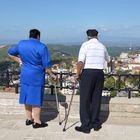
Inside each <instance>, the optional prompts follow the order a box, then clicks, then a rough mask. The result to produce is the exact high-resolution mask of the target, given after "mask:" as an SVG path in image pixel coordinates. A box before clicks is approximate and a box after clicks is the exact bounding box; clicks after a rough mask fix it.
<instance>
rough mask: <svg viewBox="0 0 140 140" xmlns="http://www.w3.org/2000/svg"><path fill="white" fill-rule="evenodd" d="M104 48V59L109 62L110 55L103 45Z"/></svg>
mask: <svg viewBox="0 0 140 140" xmlns="http://www.w3.org/2000/svg"><path fill="white" fill-rule="evenodd" d="M104 49H105V60H106V61H107V62H108V63H109V62H110V56H109V54H108V52H107V49H106V48H105V47H104Z"/></svg>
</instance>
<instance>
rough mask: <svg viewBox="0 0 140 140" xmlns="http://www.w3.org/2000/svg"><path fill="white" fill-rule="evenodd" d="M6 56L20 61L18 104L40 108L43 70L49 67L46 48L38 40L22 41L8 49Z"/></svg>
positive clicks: (48, 56) (42, 92) (43, 79)
mask: <svg viewBox="0 0 140 140" xmlns="http://www.w3.org/2000/svg"><path fill="white" fill-rule="evenodd" d="M8 54H9V55H13V56H19V57H20V58H21V60H22V66H21V74H20V98H19V103H20V104H28V105H33V106H41V105H42V101H43V94H44V84H45V69H47V68H50V67H51V63H50V55H49V52H48V49H47V47H46V46H45V45H44V44H43V43H41V42H40V41H39V40H36V39H33V38H30V39H29V40H22V41H20V42H19V44H18V45H16V46H15V47H11V48H9V49H8Z"/></svg>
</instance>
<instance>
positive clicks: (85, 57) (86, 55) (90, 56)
mask: <svg viewBox="0 0 140 140" xmlns="http://www.w3.org/2000/svg"><path fill="white" fill-rule="evenodd" d="M79 61H82V62H83V63H84V69H104V65H105V61H107V62H109V61H110V56H109V55H108V52H107V50H106V48H105V46H104V45H103V44H102V43H100V42H99V41H98V40H97V39H96V38H92V39H90V40H88V41H86V42H84V43H83V44H82V46H81V48H80V51H79V56H78V62H79Z"/></svg>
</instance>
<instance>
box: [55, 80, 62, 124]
mask: <svg viewBox="0 0 140 140" xmlns="http://www.w3.org/2000/svg"><path fill="white" fill-rule="evenodd" d="M57 82H58V81H56V84H55V99H56V107H57V112H58V121H59V125H61V124H62V122H61V120H60V108H59V100H58V95H57Z"/></svg>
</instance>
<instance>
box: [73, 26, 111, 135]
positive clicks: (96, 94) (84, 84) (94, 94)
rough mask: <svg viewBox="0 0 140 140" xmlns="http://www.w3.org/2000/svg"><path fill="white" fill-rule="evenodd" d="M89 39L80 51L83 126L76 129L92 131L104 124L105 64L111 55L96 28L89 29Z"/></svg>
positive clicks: (78, 64)
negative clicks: (102, 117)
mask: <svg viewBox="0 0 140 140" xmlns="http://www.w3.org/2000/svg"><path fill="white" fill-rule="evenodd" d="M86 33H87V37H88V41H86V42H84V43H83V44H82V46H81V48H80V51H79V57H78V63H77V73H76V78H77V80H79V81H80V120H81V126H80V127H79V126H76V127H75V130H77V131H79V132H84V133H90V130H91V129H92V128H94V130H95V131H98V130H99V129H100V128H101V127H102V126H101V122H100V119H99V114H100V106H101V97H102V89H103V85H104V72H103V69H104V64H105V61H107V62H108V63H109V61H110V57H109V55H108V52H107V50H106V48H105V46H104V45H103V44H102V43H100V42H99V40H98V31H97V30H96V29H90V30H87V32H86Z"/></svg>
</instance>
